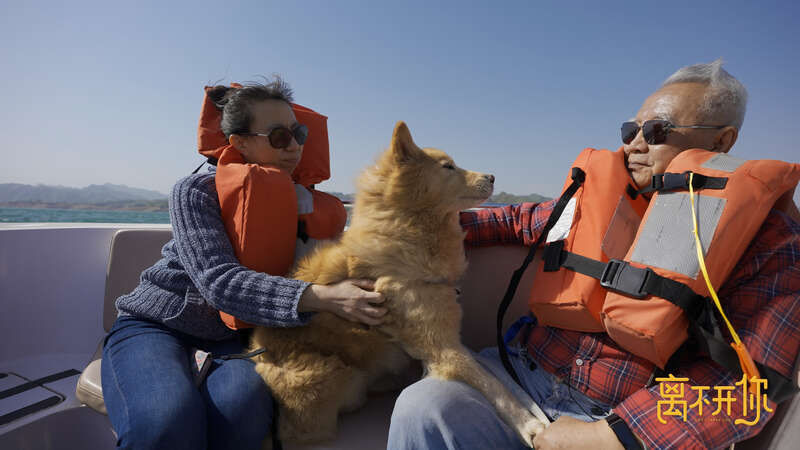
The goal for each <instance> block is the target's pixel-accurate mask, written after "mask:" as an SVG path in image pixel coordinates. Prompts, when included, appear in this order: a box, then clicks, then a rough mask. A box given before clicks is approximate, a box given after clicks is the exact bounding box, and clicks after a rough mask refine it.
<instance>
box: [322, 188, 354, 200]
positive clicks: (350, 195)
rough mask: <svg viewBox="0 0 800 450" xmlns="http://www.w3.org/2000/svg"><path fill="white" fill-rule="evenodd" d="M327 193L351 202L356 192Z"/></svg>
mask: <svg viewBox="0 0 800 450" xmlns="http://www.w3.org/2000/svg"><path fill="white" fill-rule="evenodd" d="M326 192H327V191H326ZM328 194H331V195H332V196H334V197H336V198H338V199H339V200H341V201H343V202H345V203H353V202H354V201H355V200H356V194H342V193H341V192H328Z"/></svg>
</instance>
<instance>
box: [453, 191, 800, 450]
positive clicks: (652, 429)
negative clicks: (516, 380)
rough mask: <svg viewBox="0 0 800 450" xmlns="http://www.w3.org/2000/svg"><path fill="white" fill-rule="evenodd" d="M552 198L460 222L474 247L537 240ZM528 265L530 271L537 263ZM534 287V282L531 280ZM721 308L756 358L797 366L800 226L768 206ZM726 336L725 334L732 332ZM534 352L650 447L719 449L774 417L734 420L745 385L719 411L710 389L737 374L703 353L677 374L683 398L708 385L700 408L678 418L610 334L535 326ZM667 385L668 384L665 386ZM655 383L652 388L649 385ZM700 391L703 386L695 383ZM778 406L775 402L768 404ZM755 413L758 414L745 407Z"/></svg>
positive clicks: (780, 367)
mask: <svg viewBox="0 0 800 450" xmlns="http://www.w3.org/2000/svg"><path fill="white" fill-rule="evenodd" d="M554 205H555V201H554V200H553V201H549V202H543V203H539V204H534V203H522V204H519V205H510V206H505V207H501V208H490V209H481V210H476V211H465V212H462V213H461V224H462V225H463V227H464V229H465V230H466V231H467V237H466V243H467V244H468V245H492V244H524V245H532V244H533V242H534V241H535V240H536V238H537V237H538V235H539V233H540V232H541V229H542V228H543V227H544V224H545V222H547V218H548V217H549V215H550V213H551V212H552V210H553V207H554ZM528 270H534V269H533V268H532V267H531V268H529V269H528ZM534 286H535V282H534ZM719 297H720V300H721V302H722V304H723V308H724V309H725V313H726V314H727V315H728V317H729V319H730V320H731V322H732V323H733V326H734V327H735V328H736V330H737V332H738V333H739V336H740V337H741V339H742V341H743V342H744V343H745V345H746V346H747V348H748V350H749V351H750V354H751V356H752V357H753V359H754V360H756V361H757V362H760V363H763V364H765V365H767V366H769V367H771V368H773V369H775V370H777V371H778V372H780V373H781V374H783V375H784V376H787V377H791V375H790V374H791V371H792V369H793V366H794V362H795V359H796V358H797V355H798V349H800V330H799V329H798V327H799V326H800V224H798V223H796V222H794V221H793V220H792V219H790V218H789V217H788V216H786V215H784V214H783V213H781V212H778V211H775V210H773V211H771V212H770V213H769V215H768V216H767V219H766V220H765V222H764V224H763V225H762V227H761V229H760V230H759V231H758V233H757V234H756V237H755V238H754V239H753V242H752V243H751V244H750V246H749V247H748V249H747V250H746V251H745V254H744V255H743V256H742V258H741V259H740V260H739V263H738V264H737V266H736V267H735V268H734V270H733V272H732V273H731V275H730V277H729V278H728V280H727V281H726V283H725V284H724V285H723V286H722V288H721V289H720V290H719ZM728 338H729V336H728ZM528 353H529V354H530V355H531V356H532V357H533V358H534V359H535V360H536V361H537V362H538V363H539V365H540V366H541V367H542V368H544V369H545V370H547V371H548V372H550V373H553V374H555V375H556V376H557V377H559V378H561V379H563V380H564V381H565V382H566V383H568V384H569V385H570V386H571V387H572V388H574V389H576V390H578V391H580V392H583V393H584V394H586V395H588V396H589V397H592V398H594V399H596V400H599V401H601V402H603V403H607V404H610V405H612V406H613V407H614V412H615V413H617V414H618V415H619V416H620V417H621V418H622V419H623V420H625V421H626V423H627V424H628V426H629V427H630V428H631V430H632V431H633V432H634V433H635V434H636V435H637V436H639V437H640V438H641V439H642V440H643V441H644V443H645V445H646V446H647V447H648V448H650V447H656V448H663V447H669V446H674V445H675V444H676V443H678V442H680V446H681V447H683V448H703V447H708V448H722V447H726V446H729V445H730V444H731V443H733V442H738V441H742V440H744V439H747V438H748V437H751V436H754V435H756V434H757V433H758V432H759V431H760V430H761V429H762V428H763V426H764V425H765V424H766V422H767V421H768V420H769V418H771V416H772V414H773V413H769V412H767V411H766V410H764V409H763V408H762V410H761V415H760V421H759V422H758V423H757V424H756V425H754V426H747V425H743V424H740V425H736V424H734V421H735V419H737V418H742V417H743V415H742V412H743V411H742V405H743V404H742V395H741V391H742V388H741V387H737V388H736V389H735V390H734V393H733V395H732V397H733V398H734V399H735V400H734V401H733V403H732V405H731V414H730V415H728V414H727V413H726V411H725V409H723V410H722V411H721V412H720V413H718V414H717V415H713V414H712V413H713V412H714V411H715V410H716V409H717V406H718V404H717V402H716V401H715V400H714V398H715V397H718V398H722V397H723V395H722V394H718V393H717V391H716V390H715V388H714V386H733V385H734V383H735V382H737V381H739V380H735V379H734V378H733V376H732V375H731V374H730V373H729V372H727V371H726V370H724V369H722V368H721V367H720V366H719V365H717V364H716V363H714V362H713V361H711V360H710V359H709V358H708V357H707V356H704V355H699V354H695V355H688V356H687V357H686V358H685V359H684V360H683V361H682V362H681V363H680V364H679V369H678V370H677V371H676V373H675V374H674V375H675V376H676V377H679V378H681V377H685V378H688V379H689V381H688V382H687V383H683V392H684V393H685V395H684V396H683V397H682V398H681V399H680V401H686V402H687V403H686V405H692V404H695V402H696V401H697V395H695V394H696V392H697V390H695V389H692V388H691V386H698V387H702V386H709V387H710V389H709V390H706V392H705V394H706V395H705V397H706V398H707V399H708V402H706V401H703V402H702V403H699V405H700V406H701V407H702V415H700V412H701V411H700V409H697V405H695V408H687V416H686V421H683V419H682V418H681V417H670V416H666V417H665V416H663V412H664V411H666V410H667V409H669V408H667V407H666V406H665V404H663V403H662V406H661V412H662V418H663V419H664V420H666V422H667V423H666V424H662V423H661V422H660V421H659V419H658V410H659V403H658V402H659V401H662V402H663V401H664V400H665V399H666V397H662V396H661V395H660V391H659V387H660V384H659V383H655V384H654V383H652V380H651V377H652V376H653V374H654V369H655V367H654V366H653V364H652V363H650V362H648V361H647V360H644V359H642V358H640V357H637V356H634V355H632V354H631V353H629V352H627V351H625V350H623V349H622V348H621V347H620V346H619V345H617V344H616V343H615V342H614V341H612V340H611V339H610V338H609V337H608V335H607V334H605V333H584V332H578V331H569V330H563V329H557V328H552V327H547V326H542V325H534V326H533V327H532V330H531V333H530V335H529V339H528ZM665 385H666V383H665ZM648 386H649V387H648ZM699 389H702V388H699ZM768 405H769V408H770V409H772V410H773V411H774V410H775V409H776V405H775V404H774V403H773V402H771V401H769V403H768ZM746 418H747V420H753V419H754V418H755V414H752V413H751V414H748V415H747V416H746Z"/></svg>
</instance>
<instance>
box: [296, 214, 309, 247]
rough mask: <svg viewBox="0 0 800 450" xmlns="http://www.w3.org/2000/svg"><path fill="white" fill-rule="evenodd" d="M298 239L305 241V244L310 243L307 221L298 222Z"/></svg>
mask: <svg viewBox="0 0 800 450" xmlns="http://www.w3.org/2000/svg"><path fill="white" fill-rule="evenodd" d="M297 237H298V238H299V239H300V240H301V241H303V243H304V244H305V243H307V242H308V238H309V236H308V231H306V221H305V220H298V221H297Z"/></svg>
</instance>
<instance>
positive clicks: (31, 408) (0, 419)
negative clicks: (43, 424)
mask: <svg viewBox="0 0 800 450" xmlns="http://www.w3.org/2000/svg"><path fill="white" fill-rule="evenodd" d="M62 401H64V398H63V397H59V396H58V395H53V396H50V397H47V398H46V399H44V400H41V401H38V402H36V403H33V404H31V405H28V406H26V407H24V408H20V409H18V410H16V411H12V412H10V413H8V414H3V415H2V416H0V426H2V425H5V424H7V423H11V422H13V421H15V420H17V419H19V418H20V417H25V416H27V415H28V414H33V413H35V412H37V411H41V410H43V409H45V408H49V407H51V406H55V405H57V404H59V403H61V402H62Z"/></svg>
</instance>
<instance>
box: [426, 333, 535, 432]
mask: <svg viewBox="0 0 800 450" xmlns="http://www.w3.org/2000/svg"><path fill="white" fill-rule="evenodd" d="M427 366H428V370H429V372H430V375H431V376H434V377H437V378H442V379H445V380H458V381H462V382H464V383H466V384H468V385H470V386H472V387H473V388H475V389H477V390H478V391H479V392H480V393H481V394H483V396H484V397H486V399H487V400H489V402H490V403H491V404H492V406H494V408H495V410H497V412H498V414H499V415H500V417H501V418H502V419H503V420H504V421H505V422H506V423H507V424H508V425H509V426H511V427H512V428H514V429H515V430H516V431H517V434H518V435H519V437H520V439H522V441H523V442H525V444H527V445H528V446H529V447H533V438H534V437H535V436H536V435H537V434H538V433H540V432H541V431H542V430H544V428H545V425H544V424H543V423H542V422H541V421H539V419H537V418H536V417H534V416H533V415H532V414H531V413H530V412H529V411H528V410H526V409H525V408H523V407H522V405H521V404H520V403H519V401H517V399H515V398H514V397H513V396H512V395H511V394H510V393H509V392H508V389H506V387H505V386H503V384H502V383H500V381H498V380H497V378H495V377H494V375H492V374H490V373H489V372H487V371H486V370H485V369H484V368H483V367H481V365H480V364H479V363H478V362H477V361H475V359H474V358H472V356H471V355H470V354H469V353H468V351H467V350H466V349H465V348H463V347H461V348H448V349H444V350H442V351H441V352H439V353H438V354H437V355H435V356H433V357H432V358H431V359H429V360H428V361H427Z"/></svg>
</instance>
